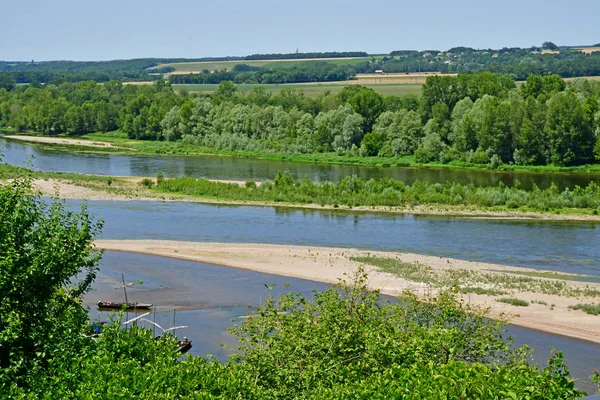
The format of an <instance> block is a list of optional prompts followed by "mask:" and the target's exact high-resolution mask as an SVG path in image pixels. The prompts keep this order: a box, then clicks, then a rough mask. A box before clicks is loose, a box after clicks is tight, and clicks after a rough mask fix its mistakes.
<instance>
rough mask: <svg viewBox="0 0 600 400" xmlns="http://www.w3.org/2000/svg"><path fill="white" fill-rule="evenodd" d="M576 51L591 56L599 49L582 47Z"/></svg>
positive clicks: (599, 49)
mask: <svg viewBox="0 0 600 400" xmlns="http://www.w3.org/2000/svg"><path fill="white" fill-rule="evenodd" d="M577 50H579V51H582V52H584V53H585V54H592V53H594V52H596V51H600V47H583V48H581V49H577Z"/></svg>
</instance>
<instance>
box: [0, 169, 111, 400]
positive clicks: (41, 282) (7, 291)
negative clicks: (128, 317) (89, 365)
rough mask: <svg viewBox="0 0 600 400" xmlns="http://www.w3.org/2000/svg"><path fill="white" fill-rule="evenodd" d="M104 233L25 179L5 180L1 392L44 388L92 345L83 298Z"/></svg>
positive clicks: (0, 251) (0, 187)
mask: <svg viewBox="0 0 600 400" xmlns="http://www.w3.org/2000/svg"><path fill="white" fill-rule="evenodd" d="M100 226H101V223H99V222H94V221H93V219H92V217H91V216H90V215H89V213H88V211H87V209H86V208H85V207H83V208H82V210H81V212H79V213H76V212H71V211H67V210H66V209H65V207H64V205H63V203H61V202H60V201H58V200H53V201H50V202H49V203H48V202H46V201H44V200H43V199H42V198H41V197H40V195H39V194H38V193H36V192H35V191H34V189H33V188H32V184H31V180H30V179H29V178H27V177H25V178H17V179H14V180H6V179H1V177H0V393H7V392H8V391H9V390H8V388H9V387H11V386H13V387H14V386H19V387H24V388H27V387H32V386H40V381H43V380H44V379H45V378H44V377H49V376H51V375H52V374H51V373H50V371H54V370H56V369H64V370H68V369H70V368H71V366H72V365H71V363H72V359H73V356H74V355H76V354H77V353H78V352H80V351H81V350H82V349H83V348H84V347H85V346H87V344H88V339H86V338H85V337H83V336H82V333H83V328H84V326H85V325H86V324H87V323H88V314H87V311H86V310H85V309H84V308H83V307H82V305H81V302H80V300H79V298H80V296H82V295H83V294H84V293H86V292H87V291H88V290H89V289H90V285H91V283H92V281H93V279H94V278H95V276H96V270H97V265H98V261H99V259H100V253H98V252H95V251H94V250H93V247H92V241H93V239H94V237H95V236H96V234H97V232H98V230H99V229H100ZM48 379H49V378H48ZM41 386H43V385H41Z"/></svg>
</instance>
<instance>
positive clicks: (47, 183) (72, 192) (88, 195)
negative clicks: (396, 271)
mask: <svg viewBox="0 0 600 400" xmlns="http://www.w3.org/2000/svg"><path fill="white" fill-rule="evenodd" d="M113 178H114V182H113V183H112V184H111V186H107V185H106V183H104V182H93V181H81V182H78V181H72V180H70V179H35V180H34V181H33V184H34V186H36V187H37V188H38V189H39V190H40V192H41V193H42V194H43V195H45V196H55V195H58V197H60V198H63V199H78V200H116V201H133V200H136V201H180V202H190V203H203V204H220V205H233V206H262V207H288V208H298V209H309V210H328V211H352V212H375V213H388V214H413V215H439V216H456V217H465V218H479V219H503V220H511V219H514V220H548V221H582V222H589V221H598V222H600V215H589V214H551V213H540V212H523V211H487V210H468V209H464V208H455V207H452V206H444V205H436V206H427V205H418V206H412V207H410V208H406V207H385V206H378V207H348V206H344V205H341V206H339V207H333V206H329V205H320V204H287V203H275V202H273V203H271V202H255V201H235V200H220V199H213V198H201V197H192V196H187V195H184V194H172V193H160V192H155V191H152V190H149V189H147V188H145V187H144V186H142V185H141V184H140V182H141V181H142V180H143V179H153V178H148V177H142V176H120V177H119V176H115V177H113ZM153 180H154V181H155V179H153ZM211 181H213V182H223V183H230V184H235V185H239V186H243V185H244V184H245V182H244V181H233V180H217V179H212V180H211ZM256 184H257V185H260V182H256Z"/></svg>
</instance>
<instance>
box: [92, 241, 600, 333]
mask: <svg viewBox="0 0 600 400" xmlns="http://www.w3.org/2000/svg"><path fill="white" fill-rule="evenodd" d="M96 246H97V248H99V249H105V250H112V251H126V252H135V253H143V254H149V255H156V256H165V257H173V258H179V259H183V260H191V261H200V262H205V263H210V264H217V265H223V266H229V267H234V268H241V269H247V270H251V271H257V272H263V273H269V274H275V275H282V276H289V277H294V278H301V279H308V280H313V281H318V282H326V283H336V282H338V280H339V279H349V278H348V277H349V276H352V275H353V274H354V273H355V271H356V269H357V267H358V266H359V263H357V262H355V261H352V260H351V259H350V258H351V257H364V256H369V255H371V256H378V257H390V258H397V259H400V260H401V261H403V262H410V263H419V264H422V265H425V266H429V267H431V268H433V269H434V270H437V271H439V270H444V269H450V268H451V269H467V270H473V271H480V272H486V273H497V274H510V273H511V272H529V271H533V270H531V269H527V268H519V267H511V266H504V265H497V264H489V263H480V262H471V261H464V260H457V259H450V258H444V257H433V256H425V255H419V254H406V253H393V252H377V251H364V250H358V249H345V248H328V247H306V246H291V245H271V244H247V243H199V242H177V241H164V240H98V241H97V242H96ZM368 270H369V276H370V286H371V287H372V288H373V289H380V290H381V292H382V293H384V294H388V295H399V294H401V293H402V292H403V291H406V290H410V291H412V292H415V293H417V294H418V295H420V296H425V295H427V294H431V293H435V291H436V289H435V288H432V287H430V286H429V285H427V284H424V283H420V282H413V281H407V280H405V279H402V278H399V277H397V276H394V275H391V274H388V273H384V272H381V271H379V270H377V269H376V268H373V267H368ZM535 271H538V272H539V270H535ZM568 284H569V285H570V286H573V287H582V286H584V285H585V286H589V287H590V288H592V289H600V284H596V283H592V284H588V283H586V284H583V283H581V282H568ZM462 297H463V300H464V301H465V302H468V303H470V304H472V305H475V306H481V307H489V308H490V310H491V313H492V315H494V316H500V315H502V314H509V315H511V316H512V318H511V323H514V324H516V325H520V326H523V327H527V328H532V329H537V330H541V331H546V332H551V333H556V334H561V335H565V336H570V337H573V338H577V339H584V340H589V341H593V342H597V343H600V317H599V316H592V315H588V314H585V313H583V312H582V311H575V310H570V309H569V308H568V307H569V305H574V304H577V303H594V302H595V301H596V299H594V298H585V297H582V298H578V299H575V298H572V297H566V296H558V295H548V294H539V293H534V292H528V291H511V294H510V296H505V297H517V298H519V299H523V300H527V301H529V302H533V301H536V302H544V303H546V304H539V303H531V304H530V305H529V306H528V307H517V306H512V305H509V304H505V303H500V302H498V301H496V300H497V299H498V298H499V297H501V296H488V295H477V294H466V295H463V296H462Z"/></svg>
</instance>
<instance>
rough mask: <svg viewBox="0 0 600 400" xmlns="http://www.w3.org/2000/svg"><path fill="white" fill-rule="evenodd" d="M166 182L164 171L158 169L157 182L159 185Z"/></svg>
mask: <svg viewBox="0 0 600 400" xmlns="http://www.w3.org/2000/svg"><path fill="white" fill-rule="evenodd" d="M164 182H165V177H164V176H163V173H162V171H158V173H157V174H156V184H157V185H158V186H160V185H162V184H163V183H164Z"/></svg>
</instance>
